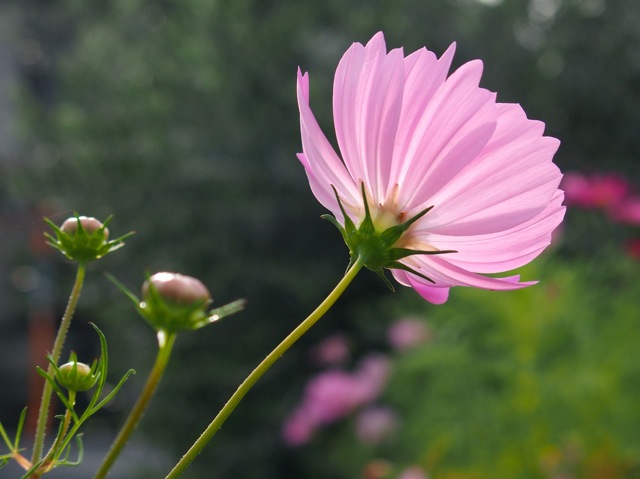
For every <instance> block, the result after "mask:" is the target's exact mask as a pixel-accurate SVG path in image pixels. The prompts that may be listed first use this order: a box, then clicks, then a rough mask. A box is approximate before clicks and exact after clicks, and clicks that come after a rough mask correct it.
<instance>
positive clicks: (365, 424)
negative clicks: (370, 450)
mask: <svg viewBox="0 0 640 479" xmlns="http://www.w3.org/2000/svg"><path fill="white" fill-rule="evenodd" d="M397 426H398V415H397V414H396V413H395V412H394V411H393V410H392V409H390V408H388V407H382V406H371V407H367V408H366V409H363V410H362V411H360V412H359V413H358V417H357V418H356V436H357V437H358V439H360V440H361V441H362V442H365V443H368V444H378V443H380V442H381V441H383V440H384V439H385V438H387V437H389V435H390V434H391V433H393V431H395V429H396V427H397Z"/></svg>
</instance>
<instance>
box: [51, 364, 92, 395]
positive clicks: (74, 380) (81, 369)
mask: <svg viewBox="0 0 640 479" xmlns="http://www.w3.org/2000/svg"><path fill="white" fill-rule="evenodd" d="M71 359H72V360H71V361H69V362H68V363H65V364H63V365H62V366H60V367H59V368H58V370H57V371H56V381H57V382H58V384H60V386H62V387H63V388H66V389H68V390H69V391H88V390H89V389H91V388H92V387H93V386H94V385H95V384H96V382H97V381H98V374H96V372H95V365H94V367H89V366H88V365H86V364H84V363H81V362H78V361H76V360H75V358H71Z"/></svg>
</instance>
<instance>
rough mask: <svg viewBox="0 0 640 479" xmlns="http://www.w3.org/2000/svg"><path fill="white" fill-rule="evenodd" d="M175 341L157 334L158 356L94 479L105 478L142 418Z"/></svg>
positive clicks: (172, 338)
mask: <svg viewBox="0 0 640 479" xmlns="http://www.w3.org/2000/svg"><path fill="white" fill-rule="evenodd" d="M175 340H176V334H175V333H167V332H165V331H159V332H158V355H157V356H156V362H155V364H154V365H153V369H151V372H150V373H149V377H148V378H147V382H146V383H145V385H144V388H143V389H142V392H141V393H140V396H139V397H138V400H137V401H136V403H135V405H134V406H133V409H132V410H131V412H130V413H129V417H128V418H127V420H126V421H125V423H124V425H123V426H122V429H120V432H119V433H118V436H117V437H116V439H115V440H114V441H113V444H112V445H111V448H110V449H109V452H108V453H107V456H106V457H105V458H104V460H103V461H102V465H101V466H100V469H98V472H97V473H96V475H95V476H94V479H104V478H105V477H106V476H107V473H108V472H109V469H111V466H113V463H114V462H115V461H116V459H117V458H118V456H119V455H120V452H121V451H122V449H123V448H124V446H125V445H126V443H127V441H128V440H129V437H131V434H132V433H133V431H134V430H135V428H136V426H137V425H138V422H139V421H140V419H141V418H142V415H143V414H144V411H145V409H146V408H147V406H148V404H149V402H150V401H151V398H152V397H153V393H154V392H155V390H156V388H157V387H158V384H159V383H160V380H161V379H162V375H163V374H164V370H165V369H166V367H167V363H168V362H169V357H170V356H171V350H172V348H173V344H174V342H175Z"/></svg>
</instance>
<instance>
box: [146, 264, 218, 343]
mask: <svg viewBox="0 0 640 479" xmlns="http://www.w3.org/2000/svg"><path fill="white" fill-rule="evenodd" d="M209 303H211V294H210V293H209V290H208V289H207V287H206V286H205V285H204V284H202V282H201V281H200V280H198V279H196V278H193V277H191V276H185V275H182V274H177V273H167V272H163V273H156V274H154V275H153V276H151V277H149V279H147V280H146V281H145V282H144V284H143V285H142V302H141V303H140V310H141V312H142V314H143V316H144V317H145V319H146V320H147V321H148V322H149V323H150V324H151V325H152V326H153V327H154V328H155V329H156V330H158V331H167V332H176V331H179V330H183V329H197V328H199V327H201V326H203V325H204V324H206V323H207V322H209V320H208V318H209V313H208V311H207V307H208V306H209Z"/></svg>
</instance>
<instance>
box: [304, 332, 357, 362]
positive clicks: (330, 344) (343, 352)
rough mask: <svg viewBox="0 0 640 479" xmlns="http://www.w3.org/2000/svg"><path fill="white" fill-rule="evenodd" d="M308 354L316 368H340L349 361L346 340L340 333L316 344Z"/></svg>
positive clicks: (349, 353) (349, 354)
mask: <svg viewBox="0 0 640 479" xmlns="http://www.w3.org/2000/svg"><path fill="white" fill-rule="evenodd" d="M310 354H311V359H312V361H313V362H314V363H315V364H316V365H318V366H342V365H344V364H346V363H347V362H348V361H349V359H351V351H350V350H349V343H348V342H347V338H346V337H345V336H344V334H340V333H336V334H333V335H331V336H329V337H328V338H326V339H325V340H323V341H322V342H320V343H319V344H317V345H316V346H315V347H314V348H313V349H312V350H311V353H310Z"/></svg>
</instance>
